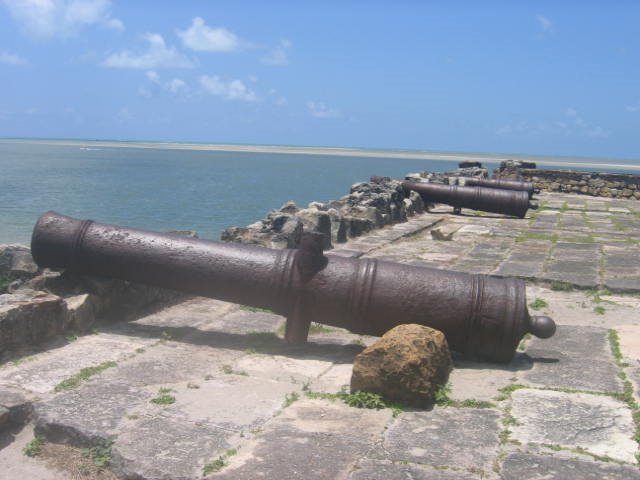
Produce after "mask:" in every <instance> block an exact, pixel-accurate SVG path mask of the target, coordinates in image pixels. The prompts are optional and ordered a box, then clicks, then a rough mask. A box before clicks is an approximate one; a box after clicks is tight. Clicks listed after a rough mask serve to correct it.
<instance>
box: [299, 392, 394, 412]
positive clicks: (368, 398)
mask: <svg viewBox="0 0 640 480" xmlns="http://www.w3.org/2000/svg"><path fill="white" fill-rule="evenodd" d="M304 394H305V396H306V397H308V398H311V399H321V400H331V401H335V400H341V401H342V402H344V403H345V404H347V405H349V406H350V407H354V408H368V409H374V410H382V409H384V408H390V409H391V411H392V414H393V416H394V417H397V416H398V415H400V413H402V411H403V408H402V406H401V405H400V404H397V403H392V402H387V401H385V400H384V398H382V396H380V395H378V394H377V393H371V392H362V391H357V392H354V393H347V391H346V388H343V389H342V390H340V391H339V392H337V393H323V392H312V391H309V390H306V391H305V392H304Z"/></svg>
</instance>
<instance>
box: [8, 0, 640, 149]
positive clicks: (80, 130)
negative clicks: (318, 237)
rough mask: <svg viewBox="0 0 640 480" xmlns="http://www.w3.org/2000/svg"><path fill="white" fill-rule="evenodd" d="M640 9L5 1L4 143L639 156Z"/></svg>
mask: <svg viewBox="0 0 640 480" xmlns="http://www.w3.org/2000/svg"><path fill="white" fill-rule="evenodd" d="M639 132H640V2H632V1H630V0H629V1H624V0H620V1H615V2H614V1H604V0H603V1H601V2H595V1H588V0H584V1H577V0H576V1H569V0H567V1H563V2H551V1H517V0H514V1H506V0H504V1H493V2H492V1H485V2H473V1H470V0H469V1H467V2H462V1H446V2H445V1H441V2H429V1H418V0H415V1H403V0H398V1H393V2H376V1H370V2H361V1H337V0H336V1H332V0H325V1H318V2H311V1H305V2H294V1H293V0H290V1H286V2H284V1H281V2H279V1H277V0H273V1H269V2H265V1H260V2H258V1H255V2H251V1H242V0H237V1H234V2H224V1H180V2H175V1H174V2H170V1H166V0H156V1H151V0H148V1H146V0H137V1H132V0H130V1H118V0H0V137H27V138H31V137H39V138H43V137H44V138H77V139H113V140H141V141H142V140H145V141H178V142H211V143H242V144H266V145H308V146H336V147H364V148H381V149H411V150H413V149H419V150H420V149H424V150H438V151H460V152H485V153H491V152H495V153H514V154H532V155H536V154H539V155H563V156H588V157H600V158H613V159H640V135H639Z"/></svg>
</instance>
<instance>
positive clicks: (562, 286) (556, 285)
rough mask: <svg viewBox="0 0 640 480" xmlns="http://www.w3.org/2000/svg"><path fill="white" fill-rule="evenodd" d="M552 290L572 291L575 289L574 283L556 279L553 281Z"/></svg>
mask: <svg viewBox="0 0 640 480" xmlns="http://www.w3.org/2000/svg"><path fill="white" fill-rule="evenodd" d="M551 290H553V291H555V292H570V291H572V290H573V285H571V284H570V283H567V282H562V281H560V280H554V281H552V282H551Z"/></svg>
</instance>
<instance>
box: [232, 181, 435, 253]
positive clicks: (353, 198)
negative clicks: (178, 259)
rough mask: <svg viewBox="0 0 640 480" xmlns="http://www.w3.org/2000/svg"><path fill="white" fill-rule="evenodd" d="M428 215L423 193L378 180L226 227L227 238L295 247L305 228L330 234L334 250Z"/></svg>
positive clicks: (329, 244) (327, 239) (328, 242)
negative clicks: (413, 217) (328, 198)
mask: <svg viewBox="0 0 640 480" xmlns="http://www.w3.org/2000/svg"><path fill="white" fill-rule="evenodd" d="M423 211H424V202H423V201H422V199H421V198H420V195H418V194H417V193H416V192H411V193H410V194H409V195H407V194H406V193H405V192H404V190H403V189H402V187H401V185H400V182H399V181H397V180H391V179H390V178H388V177H383V178H381V179H379V180H378V181H376V182H360V183H355V184H353V185H352V186H351V190H350V192H349V194H348V195H345V196H343V197H342V198H340V199H339V200H332V201H330V202H326V203H320V202H311V203H310V204H309V206H308V207H307V208H300V207H298V206H297V205H296V204H295V203H293V202H287V203H285V204H284V205H283V206H282V207H280V208H279V209H278V210H272V211H271V212H269V213H268V214H267V216H266V217H265V218H263V219H262V220H260V221H258V222H256V223H252V224H251V225H248V226H246V227H231V228H228V229H226V230H225V231H224V232H223V233H222V240H224V241H230V242H240V243H249V244H256V245H263V246H266V247H270V248H296V247H297V246H298V244H299V242H300V237H301V235H302V232H303V230H304V231H307V232H320V233H323V234H325V249H330V248H332V245H333V244H334V243H343V242H346V241H347V240H348V239H349V238H354V237H358V236H360V235H362V234H363V233H366V232H368V231H370V230H373V229H376V228H381V227H384V226H386V225H391V224H393V223H398V222H404V221H406V220H407V217H408V216H411V215H415V214H417V213H422V212H423Z"/></svg>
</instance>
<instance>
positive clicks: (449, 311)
mask: <svg viewBox="0 0 640 480" xmlns="http://www.w3.org/2000/svg"><path fill="white" fill-rule="evenodd" d="M31 250H32V255H33V257H34V259H35V261H36V262H37V263H38V265H40V266H41V267H51V268H65V269H68V270H70V271H73V272H76V273H81V274H88V275H100V276H106V277H114V278H120V279H123V280H130V281H134V282H141V283H147V284H151V285H157V286H160V287H165V288H171V289H174V290H180V291H183V292H188V293H191V294H195V295H203V296H207V297H212V298H217V299H220V300H225V301H229V302H234V303H240V304H244V305H250V306H253V307H259V308H267V309H270V310H272V311H274V312H275V313H277V314H280V315H284V316H286V317H287V324H286V329H285V338H286V340H287V341H289V342H293V343H301V342H305V341H306V339H307V335H308V332H309V326H310V323H311V322H319V323H325V324H328V325H334V326H337V327H343V328H346V329H348V330H350V331H352V332H355V333H360V334H368V335H382V334H384V333H385V332H386V331H388V330H390V329H391V328H393V327H394V326H396V325H399V324H403V323H418V324H422V325H427V326H430V327H433V328H436V329H438V330H441V331H442V332H443V333H444V334H445V335H446V338H447V340H448V342H449V345H450V347H451V348H452V349H453V350H457V351H460V352H462V353H465V354H469V355H473V356H479V357H482V358H485V359H488V360H493V361H498V362H508V361H510V360H511V358H512V357H513V355H514V353H515V350H516V347H517V345H518V343H519V341H520V339H521V338H522V336H523V335H524V334H526V333H527V332H530V333H533V334H534V335H536V336H538V337H541V338H547V337H550V336H552V335H553V334H554V332H555V324H554V322H553V320H551V319H550V318H549V317H544V316H533V317H531V316H529V312H528V311H527V305H526V299H525V285H524V282H523V281H522V280H518V279H512V278H506V279H501V278H496V277H490V276H486V275H469V274H465V273H459V272H449V271H444V270H437V269H430V268H424V267H416V266H410V265H402V264H398V263H392V262H384V261H379V260H376V259H368V258H365V259H353V258H341V257H338V256H331V255H327V256H325V255H324V254H323V252H322V235H321V234H318V233H307V234H304V235H303V238H302V241H301V246H300V248H299V249H297V250H272V249H269V248H264V247H259V246H254V245H242V244H236V243H224V242H214V241H207V240H199V239H194V238H187V237H180V236H176V235H170V234H161V233H155V232H148V231H143V230H134V229H129V228H122V227H118V226H115V225H106V224H100V223H95V222H93V221H91V220H84V221H82V220H76V219H73V218H70V217H66V216H64V215H60V214H57V213H55V212H48V213H45V214H44V215H43V216H42V217H40V219H39V220H38V222H37V224H36V226H35V228H34V230H33V236H32V241H31Z"/></svg>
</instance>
